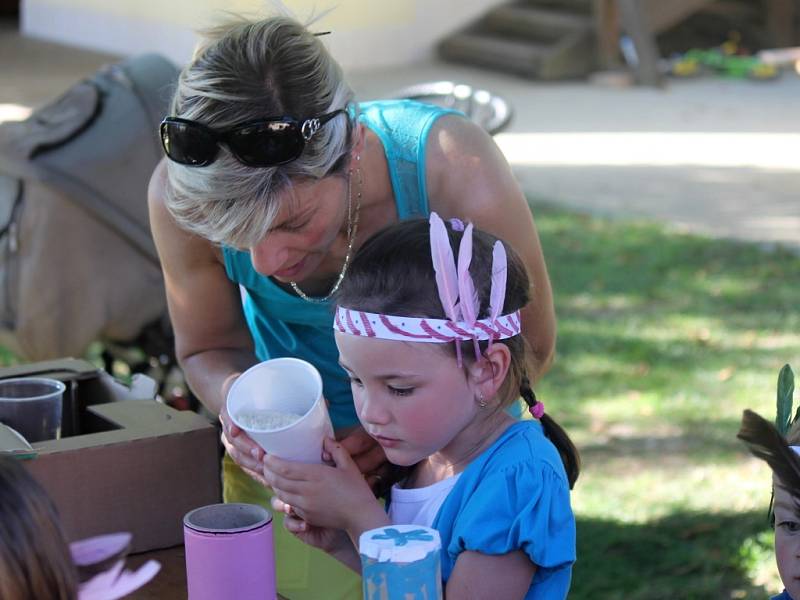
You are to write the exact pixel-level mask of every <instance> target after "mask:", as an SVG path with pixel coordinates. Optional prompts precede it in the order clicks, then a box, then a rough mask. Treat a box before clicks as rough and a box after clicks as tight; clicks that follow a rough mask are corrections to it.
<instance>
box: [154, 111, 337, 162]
mask: <svg viewBox="0 0 800 600" xmlns="http://www.w3.org/2000/svg"><path fill="white" fill-rule="evenodd" d="M345 112H347V111H346V109H344V108H340V109H338V110H334V111H333V112H329V113H326V114H324V115H320V116H319V117H313V118H311V119H305V120H303V121H302V122H301V121H298V120H296V119H293V118H291V117H269V118H267V119H259V120H257V121H248V122H247V123H242V124H240V125H236V126H234V127H231V128H230V129H227V130H225V131H215V130H213V129H211V128H210V127H208V126H207V125H203V124H202V123H198V122H197V121H190V120H188V119H180V118H178V117H167V118H165V119H164V120H163V121H162V122H161V126H160V128H159V131H160V133H161V145H162V146H163V147H164V152H165V153H166V154H167V156H168V157H169V159H170V160H173V161H175V162H176V163H180V164H182V165H187V166H189V167H205V166H206V165H210V164H211V163H213V162H214V160H215V159H216V158H217V154H218V153H219V145H220V144H225V145H226V146H227V147H228V150H230V151H231V153H232V154H233V155H234V156H235V157H236V158H237V159H238V160H239V162H241V163H243V164H245V165H247V166H249V167H273V166H276V165H283V164H286V163H288V162H292V161H293V160H295V159H296V158H297V157H299V156H300V155H301V154H302V153H303V148H305V146H306V142H308V140H310V139H311V138H312V137H314V134H315V133H317V131H319V129H320V127H322V126H323V125H325V123H327V122H328V121H330V120H331V119H333V118H334V117H335V116H337V115H339V114H341V113H345Z"/></svg>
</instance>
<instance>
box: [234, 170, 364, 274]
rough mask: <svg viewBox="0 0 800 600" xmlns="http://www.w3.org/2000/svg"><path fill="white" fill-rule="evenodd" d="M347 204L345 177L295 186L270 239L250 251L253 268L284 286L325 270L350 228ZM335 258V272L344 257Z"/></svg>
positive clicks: (276, 219)
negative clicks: (340, 237) (335, 244)
mask: <svg viewBox="0 0 800 600" xmlns="http://www.w3.org/2000/svg"><path fill="white" fill-rule="evenodd" d="M347 203H348V198H347V179H346V178H345V177H325V178H324V179H321V180H319V181H313V182H303V183H297V184H295V185H294V186H293V188H292V190H289V191H287V192H286V193H285V196H284V197H282V198H281V199H280V206H281V207H280V209H279V210H278V214H277V216H276V218H275V221H274V223H273V225H272V227H271V228H270V230H269V232H268V233H267V235H266V236H264V238H263V239H262V240H261V241H260V242H258V243H257V244H256V245H255V246H253V247H251V248H250V260H251V261H252V263H253V268H254V269H255V270H256V271H257V272H259V273H261V274H262V275H267V276H272V277H274V278H275V279H277V280H279V281H282V282H288V281H303V280H304V279H305V278H307V277H308V276H310V275H313V274H315V273H317V272H318V270H320V267H321V266H322V268H323V269H325V268H326V266H325V265H323V262H324V261H325V259H326V258H327V255H328V253H329V252H330V250H331V246H332V244H333V242H334V241H335V239H336V236H337V235H338V234H339V232H340V231H342V230H343V229H344V228H346V223H347ZM353 210H355V207H353ZM335 258H336V260H334V261H332V265H331V268H333V269H335V268H336V267H334V266H333V265H334V264H339V263H341V257H335ZM321 274H322V275H328V274H329V273H321Z"/></svg>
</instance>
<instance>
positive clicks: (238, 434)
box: [219, 403, 267, 485]
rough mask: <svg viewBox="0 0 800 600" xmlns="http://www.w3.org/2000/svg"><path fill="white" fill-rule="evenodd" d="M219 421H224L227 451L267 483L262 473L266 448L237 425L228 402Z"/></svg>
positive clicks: (246, 470)
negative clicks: (229, 411)
mask: <svg viewBox="0 0 800 600" xmlns="http://www.w3.org/2000/svg"><path fill="white" fill-rule="evenodd" d="M219 421H220V423H222V444H223V446H225V451H226V452H227V453H228V455H229V456H230V457H231V458H232V459H233V462H235V463H236V464H237V465H239V466H240V467H241V468H242V470H243V471H244V472H245V473H247V474H248V475H250V477H252V478H253V479H255V480H256V481H258V482H259V483H260V484H261V485H267V482H266V480H265V479H264V476H263V474H262V464H261V460H262V458H264V454H265V452H264V449H263V448H261V446H259V445H258V444H256V443H255V442H254V441H253V439H252V438H251V437H250V436H249V435H247V432H245V431H244V430H243V429H242V428H240V427H239V426H237V425H236V424H235V423H234V422H233V420H232V419H231V416H230V415H229V414H228V407H227V406H226V403H223V404H222V410H220V412H219Z"/></svg>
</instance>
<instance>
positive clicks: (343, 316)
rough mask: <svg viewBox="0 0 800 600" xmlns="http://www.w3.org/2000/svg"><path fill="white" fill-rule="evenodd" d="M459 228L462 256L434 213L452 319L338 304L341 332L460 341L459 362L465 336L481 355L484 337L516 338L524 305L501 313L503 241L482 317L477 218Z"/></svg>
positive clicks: (440, 281) (437, 271)
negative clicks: (475, 267) (475, 271)
mask: <svg viewBox="0 0 800 600" xmlns="http://www.w3.org/2000/svg"><path fill="white" fill-rule="evenodd" d="M451 226H452V228H453V229H454V230H456V231H463V232H464V235H463V236H462V237H461V242H460V245H459V249H458V262H457V263H456V260H455V257H454V256H453V249H452V247H451V246H450V238H449V236H448V235H447V228H446V227H445V224H444V221H442V219H441V218H440V217H439V215H437V214H436V213H435V212H432V213H431V216H430V227H431V228H430V242H431V260H432V262H433V270H434V276H435V280H436V288H437V290H438V293H439V300H440V301H441V303H442V308H443V309H444V314H445V315H446V316H447V318H446V319H429V318H427V317H426V318H419V317H411V316H399V315H381V314H376V313H367V312H363V311H358V310H353V309H350V308H346V307H343V306H338V307H337V308H336V317H335V318H334V321H333V328H334V330H335V331H338V332H339V333H346V334H349V335H359V336H364V337H374V338H379V339H385V340H399V341H404V342H432V343H449V342H455V344H456V355H457V358H458V364H459V365H461V346H460V342H462V341H467V340H472V341H473V344H474V349H475V358H476V360H477V359H479V358H480V348H479V347H478V341H480V340H489V343H490V344H491V343H492V342H493V341H494V340H500V339H505V338H510V337H513V336H515V335H519V334H520V332H521V330H522V325H521V322H520V313H519V311H518V310H517V311H514V312H513V313H509V314H505V315H501V313H502V310H503V304H504V302H505V296H506V278H507V270H508V258H507V255H506V251H505V248H504V246H503V243H502V242H500V241H499V240H498V241H496V242H495V244H494V248H493V252H492V275H491V276H492V286H491V292H490V294H489V316H488V317H487V318H485V319H479V318H478V315H479V314H480V301H479V298H478V292H477V290H476V288H475V283H474V282H473V280H472V276H471V275H470V273H469V265H470V263H471V262H472V230H473V227H472V224H471V223H470V224H468V225H466V226H464V224H463V223H462V222H461V221H459V220H458V219H453V220H451Z"/></svg>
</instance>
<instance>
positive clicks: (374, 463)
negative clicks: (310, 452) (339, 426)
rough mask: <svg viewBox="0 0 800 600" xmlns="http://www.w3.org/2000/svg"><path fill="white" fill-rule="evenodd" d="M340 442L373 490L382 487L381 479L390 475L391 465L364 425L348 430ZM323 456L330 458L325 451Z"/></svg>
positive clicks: (325, 458) (326, 458)
mask: <svg viewBox="0 0 800 600" xmlns="http://www.w3.org/2000/svg"><path fill="white" fill-rule="evenodd" d="M339 443H340V444H341V445H342V446H343V447H344V449H345V450H347V452H348V453H349V454H350V456H351V457H352V459H353V461H354V462H355V463H356V465H357V466H358V469H359V471H361V473H363V475H364V478H365V479H366V480H367V483H369V485H370V487H371V488H372V489H373V490H375V489H376V488H377V487H380V483H381V480H382V479H386V478H387V477H388V476H389V473H390V465H389V462H388V461H387V460H386V453H385V452H384V450H383V448H381V446H380V444H378V442H376V441H375V438H373V437H372V436H370V435H369V434H368V433H367V432H366V431H365V430H364V428H363V427H361V426H358V427H355V428H352V429H350V430H348V431H347V432H346V433H345V434H344V435H343V436H342V437H340V438H339ZM322 458H323V459H324V460H326V461H327V460H329V457H328V456H326V455H325V453H324V452H323V454H322Z"/></svg>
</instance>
